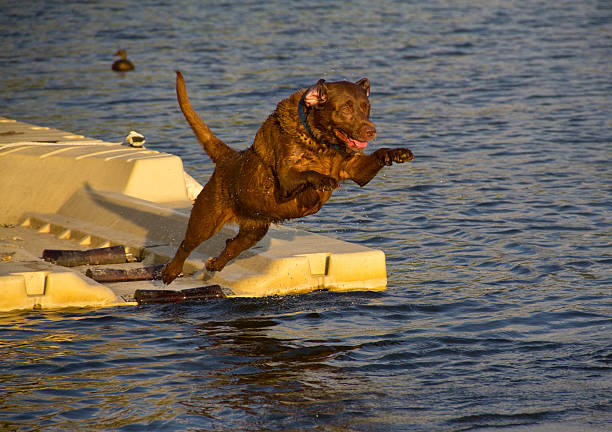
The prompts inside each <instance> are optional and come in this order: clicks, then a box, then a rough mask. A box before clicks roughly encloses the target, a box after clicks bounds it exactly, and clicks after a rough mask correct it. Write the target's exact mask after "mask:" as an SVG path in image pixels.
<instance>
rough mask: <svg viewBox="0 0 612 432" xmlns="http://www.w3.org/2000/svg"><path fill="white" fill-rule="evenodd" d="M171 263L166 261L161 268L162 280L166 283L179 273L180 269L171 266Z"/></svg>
mask: <svg viewBox="0 0 612 432" xmlns="http://www.w3.org/2000/svg"><path fill="white" fill-rule="evenodd" d="M173 267H174V266H172V263H171V262H170V263H168V264H166V265H165V266H164V268H163V270H162V281H163V282H164V283H165V284H166V285H168V284H170V283H171V282H172V281H173V280H174V279H176V278H177V277H178V276H179V275H180V274H181V269H180V268H179V269H176V268H173Z"/></svg>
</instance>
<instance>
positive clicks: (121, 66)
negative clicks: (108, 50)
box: [113, 49, 134, 72]
mask: <svg viewBox="0 0 612 432" xmlns="http://www.w3.org/2000/svg"><path fill="white" fill-rule="evenodd" d="M114 55H116V56H119V57H121V58H120V59H119V60H117V61H116V62H115V63H113V70H114V71H117V72H127V71H131V70H134V64H133V63H132V62H131V61H129V60H128V59H127V54H126V52H125V50H124V49H120V50H119V51H117V52H116V53H115V54H114Z"/></svg>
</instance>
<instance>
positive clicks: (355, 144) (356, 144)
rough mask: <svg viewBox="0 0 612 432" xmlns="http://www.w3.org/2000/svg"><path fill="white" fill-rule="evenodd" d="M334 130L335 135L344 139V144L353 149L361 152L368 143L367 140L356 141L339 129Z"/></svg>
mask: <svg viewBox="0 0 612 432" xmlns="http://www.w3.org/2000/svg"><path fill="white" fill-rule="evenodd" d="M335 132H336V136H337V137H338V138H340V139H341V140H342V141H344V142H345V143H346V145H347V146H348V147H349V148H350V149H351V150H353V151H356V152H361V151H363V149H364V148H366V146H367V145H368V142H367V141H358V140H356V139H353V138H349V136H348V135H346V134H345V133H343V132H340V131H339V130H337V131H335Z"/></svg>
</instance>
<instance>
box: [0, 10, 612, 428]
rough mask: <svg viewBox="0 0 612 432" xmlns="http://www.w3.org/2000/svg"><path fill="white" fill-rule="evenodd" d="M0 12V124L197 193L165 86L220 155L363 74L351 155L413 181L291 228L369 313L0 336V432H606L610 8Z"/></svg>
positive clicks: (152, 314)
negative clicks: (337, 258) (406, 153)
mask: <svg viewBox="0 0 612 432" xmlns="http://www.w3.org/2000/svg"><path fill="white" fill-rule="evenodd" d="M3 7H4V8H3V11H5V10H6V11H8V12H5V13H3V14H1V15H0V41H1V42H2V46H3V48H4V49H3V50H0V106H2V107H3V112H1V113H0V115H4V116H8V117H12V118H15V119H18V120H23V121H27V122H31V123H35V124H41V125H47V126H52V127H58V128H61V129H64V130H69V131H72V132H75V133H79V134H83V135H87V136H95V137H98V138H103V139H106V140H109V141H121V140H122V139H123V138H124V136H125V135H126V134H127V133H128V132H129V131H130V130H137V131H139V132H141V133H143V134H144V135H145V136H146V138H147V142H148V145H149V146H150V147H151V148H153V149H156V150H161V151H169V152H173V153H176V154H179V155H180V156H181V157H182V158H183V161H184V163H185V167H186V169H187V170H188V171H189V172H190V173H191V174H192V175H193V176H194V177H196V178H198V179H199V180H201V181H206V179H207V178H208V176H209V174H210V172H211V170H212V165H211V163H210V162H209V161H208V159H207V158H206V157H205V156H204V155H202V153H201V150H200V147H199V145H197V144H196V142H195V139H194V137H193V135H192V133H191V131H190V130H189V128H188V127H187V125H186V123H185V121H184V119H183V118H182V115H181V113H180V112H179V110H178V107H177V104H176V100H175V96H174V70H175V69H179V68H180V69H181V70H182V71H183V73H184V75H185V77H186V80H187V85H188V87H189V91H190V98H191V99H192V103H193V105H194V106H195V108H196V110H197V111H198V112H199V113H200V114H201V115H202V117H203V118H204V119H205V120H206V121H207V122H208V123H209V125H210V126H211V128H212V129H213V131H215V133H217V134H218V135H219V136H220V137H222V138H223V139H224V140H226V141H227V142H229V143H231V144H232V145H233V146H235V147H236V148H244V147H246V146H247V145H249V143H250V142H251V140H252V137H253V136H254V134H255V131H256V130H257V128H258V126H259V124H261V122H262V121H263V120H264V119H265V117H266V116H267V115H268V114H269V113H270V112H271V111H272V110H273V109H274V106H275V104H276V103H277V102H278V101H279V100H280V99H282V98H284V97H286V96H287V95H289V94H290V93H291V92H293V91H294V90H295V89H296V88H299V87H304V86H307V85H311V84H313V83H315V82H316V81H317V80H318V79H319V78H321V77H322V78H325V79H329V80H337V79H350V80H353V81H355V80H357V79H359V78H361V77H363V76H367V77H368V78H369V79H370V81H371V82H372V97H371V99H372V116H373V121H374V122H375V124H376V126H377V131H378V137H377V139H376V140H375V141H374V142H373V143H371V144H370V147H371V149H370V151H372V150H374V149H376V148H379V147H382V146H399V145H402V146H404V145H406V146H408V147H410V148H411V149H412V150H413V152H414V153H415V155H416V159H415V161H413V162H411V163H410V164H406V165H403V166H397V167H391V168H386V169H384V170H383V171H382V172H381V174H380V175H379V176H378V177H377V178H375V179H374V180H373V181H372V182H371V183H370V184H368V185H367V187H365V188H363V189H360V188H359V187H357V186H355V185H352V184H346V185H344V187H343V188H342V189H341V190H339V191H338V192H336V193H335V194H334V197H333V198H332V199H331V200H330V201H329V202H328V203H327V204H326V206H325V207H324V208H323V209H322V210H321V211H320V212H319V213H318V214H316V215H312V216H309V217H307V218H304V219H301V220H297V221H292V222H290V225H292V226H295V227H298V228H303V229H307V230H310V231H315V232H319V233H323V234H327V235H331V236H334V237H338V238H341V239H344V240H348V241H352V242H356V243H360V244H364V245H366V246H370V247H375V248H380V249H383V250H384V251H385V254H386V256H387V269H388V277H389V288H388V290H387V291H386V292H383V293H367V292H363V293H326V292H321V293H311V294H307V295H300V296H291V297H285V298H268V299H231V300H227V299H225V300H222V299H219V300H213V301H210V302H207V303H195V304H183V305H170V306H147V307H126V308H121V309H101V310H89V311H83V310H65V311H55V312H54V311H36V312H32V311H29V312H19V313H10V314H3V315H2V316H1V317H0V365H1V370H2V371H1V372H0V386H1V388H2V390H0V412H1V413H2V415H1V416H0V424H1V425H2V426H1V428H4V429H8V430H11V429H28V430H30V429H35V430H36V429H43V428H50V429H79V430H89V429H108V430H118V429H119V430H123V429H125V430H128V429H129V430H153V429H161V430H183V429H190V430H194V429H196V430H312V429H320V430H410V431H433V430H448V431H463V430H479V429H481V428H485V429H484V430H490V429H486V428H496V427H502V426H515V427H520V428H519V429H516V430H547V429H550V430H598V431H603V430H609V429H610V426H611V425H612V416H611V415H610V412H612V404H611V402H610V397H609V394H610V392H611V390H612V381H611V374H610V360H611V355H612V354H611V353H612V346H611V344H610V337H609V335H610V334H611V326H612V320H611V318H610V317H611V316H612V302H611V301H610V286H612V278H611V273H610V265H611V264H612V258H611V257H610V232H611V229H610V227H611V223H612V220H611V217H610V211H611V205H610V202H611V199H610V191H611V185H612V177H611V175H610V164H609V160H610V157H611V156H612V154H611V150H610V149H611V148H612V146H611V141H612V134H611V131H612V122H611V121H610V119H611V118H612V110H611V109H610V104H609V100H610V98H611V96H612V80H610V76H612V75H611V71H610V61H609V59H610V57H611V54H612V48H611V47H612V43H611V42H612V31H611V28H612V26H611V25H610V24H611V21H612V9H611V8H610V5H609V3H608V2H605V1H596V0H590V1H586V2H570V1H561V2H546V1H543V2H519V1H514V0H507V1H495V2H487V3H486V4H484V3H483V2H480V1H465V2H460V3H459V4H457V3H456V2H446V1H442V0H440V1H433V2H394V1H390V0H389V1H387V0H385V1H382V2H377V3H371V2H362V1H352V2H340V1H326V2H310V3H308V4H305V3H299V2H269V3H261V2H241V3H239V4H216V3H215V4H212V2H194V1H192V0H182V1H174V2H146V3H145V4H143V3H142V2H138V3H137V2H133V1H130V0H120V1H116V2H113V3H112V4H107V3H99V4H98V3H96V2H94V3H86V2H58V3H57V4H55V3H52V4H46V3H45V4H43V3H38V2H26V3H23V2H20V3H18V2H15V1H12V0H9V1H8V2H6V1H5V2H4V3H3ZM136 11H137V12H136ZM118 48H125V49H126V50H127V51H128V53H129V55H130V59H131V60H132V61H133V62H134V63H135V65H136V70H135V71H133V72H130V73H129V74H123V75H122V74H116V73H114V72H113V71H111V70H110V66H111V64H112V62H113V61H114V60H115V59H114V58H113V56H112V54H113V53H114V52H116V51H117V49H118ZM524 428H527V429H524ZM542 428H543V429H542Z"/></svg>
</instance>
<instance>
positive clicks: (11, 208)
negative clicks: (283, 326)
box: [0, 117, 387, 311]
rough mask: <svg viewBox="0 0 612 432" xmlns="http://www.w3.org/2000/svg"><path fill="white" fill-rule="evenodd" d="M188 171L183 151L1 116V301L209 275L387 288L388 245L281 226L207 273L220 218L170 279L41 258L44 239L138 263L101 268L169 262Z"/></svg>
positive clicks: (102, 296)
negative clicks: (97, 273) (107, 276)
mask: <svg viewBox="0 0 612 432" xmlns="http://www.w3.org/2000/svg"><path fill="white" fill-rule="evenodd" d="M177 145H178V144H177ZM203 157H204V156H203ZM189 180H190V178H189V177H188V176H186V175H185V173H184V170H183V163H182V161H181V159H180V158H179V157H178V156H175V155H172V154H168V153H162V152H158V151H155V150H150V149H146V148H135V147H130V146H126V145H121V143H109V142H104V141H101V140H97V139H92V138H87V137H84V136H81V135H75V134H72V133H69V132H65V131H61V130H57V129H52V128H48V127H44V126H42V127H41V126H35V125H31V124H27V123H22V122H18V121H15V120H12V119H8V118H4V117H0V311H7V310H14V309H32V308H59V307H100V306H117V305H129V304H135V302H134V293H135V291H136V290H145V289H146V290H151V289H158V290H162V289H165V290H167V289H170V290H177V291H178V290H184V289H188V288H194V287H201V286H209V285H219V286H221V288H222V290H223V292H224V294H225V295H226V296H238V297H262V296H270V295H286V294H294V293H303V292H308V291H313V290H320V289H325V290H334V291H349V290H382V289H385V288H386V284H387V275H386V265H385V256H384V253H383V252H382V251H380V250H375V249H370V248H367V247H364V246H360V245H356V244H352V243H347V242H344V241H340V240H337V239H333V238H329V237H326V236H322V235H318V234H313V233H309V232H305V231H301V230H296V229H293V228H289V227H285V226H274V225H273V226H272V227H270V230H269V232H268V234H267V235H266V237H264V239H263V240H261V241H260V242H259V243H258V244H257V245H256V246H255V247H253V248H251V249H249V250H247V251H245V252H243V253H242V254H241V255H240V256H239V257H238V258H236V259H234V260H233V261H231V262H230V263H229V264H228V265H227V266H226V267H225V268H224V269H223V270H222V271H220V272H215V273H210V272H207V271H206V270H205V268H204V263H205V261H206V259H208V257H210V256H216V255H217V254H218V253H219V252H220V251H221V250H222V249H223V247H224V246H225V240H226V239H228V238H230V237H233V236H234V235H235V234H236V228H233V227H231V226H226V227H224V228H223V229H222V230H221V231H220V232H219V233H218V234H216V235H215V236H214V237H212V238H211V239H209V240H208V241H206V242H204V243H203V244H202V245H201V246H200V247H199V248H197V249H196V250H195V251H194V252H193V253H192V254H191V256H190V257H189V258H188V259H187V261H186V262H185V266H184V269H183V271H184V276H183V277H181V278H178V279H177V280H176V281H174V282H173V283H172V284H170V285H168V286H165V285H164V284H163V283H162V282H161V281H158V280H151V281H135V282H115V283H104V284H103V283H98V282H96V281H95V280H93V279H91V278H88V277H87V276H85V273H86V271H87V269H88V268H89V269H91V267H90V266H78V267H62V266H58V265H55V264H53V263H51V262H47V261H44V260H43V259H42V258H41V257H42V253H43V250H45V249H71V250H87V249H92V248H101V247H109V246H114V245H123V246H124V247H125V250H126V251H127V252H128V253H129V254H131V256H133V257H135V259H136V260H137V261H138V262H130V263H125V264H115V265H105V266H96V267H112V268H130V267H134V266H143V265H159V264H165V263H166V262H168V261H169V260H170V259H171V258H172V257H173V256H174V252H175V251H176V248H177V246H178V245H179V244H180V242H181V240H182V239H183V236H184V233H185V228H186V226H187V221H188V219H189V213H190V211H191V206H192V203H191V201H190V200H189V192H188V185H189ZM186 182H187V183H186Z"/></svg>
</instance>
